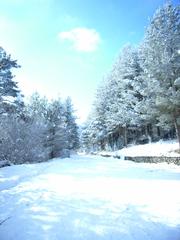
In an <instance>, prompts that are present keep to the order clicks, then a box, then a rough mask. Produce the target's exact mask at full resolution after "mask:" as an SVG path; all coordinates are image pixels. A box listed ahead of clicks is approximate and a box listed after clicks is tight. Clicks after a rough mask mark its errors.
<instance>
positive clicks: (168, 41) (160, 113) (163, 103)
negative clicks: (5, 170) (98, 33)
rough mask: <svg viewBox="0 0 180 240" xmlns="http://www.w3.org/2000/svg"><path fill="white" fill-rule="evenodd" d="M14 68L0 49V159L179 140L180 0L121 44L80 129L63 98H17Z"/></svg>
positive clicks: (33, 158) (36, 159) (48, 156)
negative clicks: (134, 39) (134, 42)
mask: <svg viewBox="0 0 180 240" xmlns="http://www.w3.org/2000/svg"><path fill="white" fill-rule="evenodd" d="M19 67H20V66H19V65H18V63H17V61H16V60H13V59H12V58H11V55H8V54H7V53H6V51H5V50H4V49H3V48H2V47H0V131H1V135H0V149H1V151H0V159H1V160H2V161H4V160H8V161H10V162H11V163H15V164H20V163H26V162H40V161H45V160H48V159H52V158H55V157H62V156H69V153H70V151H72V150H74V151H77V150H78V149H79V148H81V149H83V150H86V151H88V152H94V151H99V150H111V151H113V150H117V149H121V148H123V147H124V146H125V147H126V146H127V145H128V144H144V143H148V142H151V141H152V142H155V141H158V140H160V139H174V138H177V139H178V141H179V144H180V6H173V5H172V4H171V3H166V4H165V5H164V6H163V7H161V8H159V9H158V10H157V11H156V12H155V14H154V16H153V17H152V19H151V20H150V22H149V26H147V28H146V31H145V35H144V38H143V41H142V42H141V43H140V44H139V45H138V46H131V45H130V44H127V45H126V46H124V47H123V48H122V49H121V51H120V54H119V55H118V57H117V58H116V60H115V62H114V64H113V66H112V68H111V71H110V72H108V73H106V75H105V77H104V79H103V80H102V81H101V84H100V86H99V87H98V89H97V91H96V97H95V100H94V103H93V106H92V111H91V113H90V114H89V117H88V119H87V121H86V123H85V124H83V126H81V127H80V129H81V131H79V127H78V125H77V123H76V116H75V112H74V108H73V104H72V101H71V98H70V97H68V98H67V99H65V100H62V99H60V98H58V99H54V100H51V101H50V100H48V99H47V98H46V97H41V96H40V95H39V94H38V93H37V92H35V93H33V94H32V96H31V97H30V98H29V100H28V101H25V100H24V96H23V95H22V93H21V90H20V89H19V88H18V83H17V82H16V81H15V78H14V75H13V69H16V68H19ZM79 132H81V134H80V135H81V136H80V140H79Z"/></svg>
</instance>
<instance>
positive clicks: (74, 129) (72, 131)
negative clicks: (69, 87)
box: [64, 97, 79, 150]
mask: <svg viewBox="0 0 180 240" xmlns="http://www.w3.org/2000/svg"><path fill="white" fill-rule="evenodd" d="M64 116H65V129H66V138H67V142H68V149H69V150H77V149H78V148H79V136H78V135H79V134H78V126H77V124H76V118H75V116H74V109H73V105H72V101H71V98H70V97H68V98H67V99H66V100H65V103H64Z"/></svg>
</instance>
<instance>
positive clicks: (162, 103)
mask: <svg viewBox="0 0 180 240" xmlns="http://www.w3.org/2000/svg"><path fill="white" fill-rule="evenodd" d="M179 49H180V6H175V7H173V5H172V4H170V3H167V4H165V5H164V6H163V7H162V8H160V9H158V10H157V11H156V13H155V14H154V16H153V18H152V20H151V22H150V25H149V27H148V28H147V31H146V34H145V39H144V42H143V47H142V54H143V58H144V61H143V64H142V67H143V70H144V73H145V78H146V83H147V92H148V94H149V96H150V98H148V100H151V101H150V102H149V103H150V106H149V108H150V111H151V112H152V114H153V117H155V118H156V119H157V120H158V121H159V125H161V126H164V125H166V126H167V124H174V126H175V128H176V132H177V138H178V140H179V144H180V86H179V84H178V79H179V76H180V54H179ZM146 109H148V104H147V103H146Z"/></svg>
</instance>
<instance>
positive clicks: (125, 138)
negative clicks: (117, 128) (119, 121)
mask: <svg viewBox="0 0 180 240" xmlns="http://www.w3.org/2000/svg"><path fill="white" fill-rule="evenodd" d="M124 146H125V147H127V127H126V126H125V127H124Z"/></svg>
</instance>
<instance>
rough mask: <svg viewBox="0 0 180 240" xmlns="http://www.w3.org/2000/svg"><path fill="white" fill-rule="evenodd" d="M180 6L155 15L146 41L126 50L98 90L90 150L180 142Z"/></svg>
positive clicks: (88, 135) (86, 134) (87, 133)
mask: <svg viewBox="0 0 180 240" xmlns="http://www.w3.org/2000/svg"><path fill="white" fill-rule="evenodd" d="M179 79H180V7H179V6H176V7H174V6H173V5H172V4H169V3H166V4H165V5H164V6H163V7H162V8H160V9H158V10H157V11H156V13H155V14H154V16H153V18H152V20H151V22H150V24H149V26H148V28H147V30H146V33H145V37H144V40H143V42H142V43H141V44H140V45H139V46H138V47H137V48H133V47H132V46H125V47H124V48H123V49H122V51H121V53H120V55H119V56H118V58H117V60H116V61H115V63H114V65H113V67H112V70H111V71H110V73H108V74H107V77H106V79H105V80H104V81H103V82H102V85H101V86H100V87H99V88H98V90H97V94H96V99H95V101H94V106H93V110H92V113H91V115H90V117H89V119H88V122H87V124H86V126H85V127H84V130H83V132H82V141H84V144H85V143H86V145H87V148H88V149H91V148H93V149H94V150H97V149H113V150H114V149H119V148H121V147H122V146H123V145H125V146H126V145H127V143H129V142H137V143H141V142H144V143H145V142H147V141H151V140H154V141H155V140H158V139H159V138H162V137H170V136H171V137H174V132H175V129H176V135H177V137H178V139H179V142H180V80H179Z"/></svg>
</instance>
